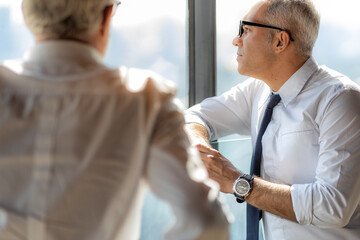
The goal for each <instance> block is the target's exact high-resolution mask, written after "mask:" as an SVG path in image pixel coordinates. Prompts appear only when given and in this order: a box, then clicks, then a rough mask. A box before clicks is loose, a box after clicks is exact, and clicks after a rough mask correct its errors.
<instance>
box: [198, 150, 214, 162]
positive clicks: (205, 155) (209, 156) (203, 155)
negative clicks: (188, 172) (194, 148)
mask: <svg viewBox="0 0 360 240" xmlns="http://www.w3.org/2000/svg"><path fill="white" fill-rule="evenodd" d="M200 158H201V160H203V161H205V162H210V161H213V159H214V155H212V154H209V153H204V152H200Z"/></svg>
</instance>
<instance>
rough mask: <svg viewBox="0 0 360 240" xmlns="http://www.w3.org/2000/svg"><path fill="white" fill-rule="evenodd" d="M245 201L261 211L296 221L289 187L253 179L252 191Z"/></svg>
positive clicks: (256, 178) (257, 178)
mask: <svg viewBox="0 0 360 240" xmlns="http://www.w3.org/2000/svg"><path fill="white" fill-rule="evenodd" d="M246 201H247V202H248V203H249V204H251V205H253V206H255V207H257V208H259V209H261V210H263V211H266V212H269V213H272V214H274V215H277V216H280V217H282V218H286V219H288V220H291V221H296V216H295V213H294V210H293V205H292V200H291V191H290V186H289V185H285V184H277V183H272V182H269V181H266V180H264V179H262V178H259V177H255V178H254V183H253V190H252V192H251V194H250V195H249V196H248V197H247V198H246Z"/></svg>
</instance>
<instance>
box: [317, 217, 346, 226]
mask: <svg viewBox="0 0 360 240" xmlns="http://www.w3.org/2000/svg"><path fill="white" fill-rule="evenodd" d="M349 222H350V218H349V217H340V216H334V215H331V216H328V217H325V216H323V217H322V218H321V219H317V221H316V223H315V224H314V225H316V226H318V227H319V228H326V229H339V228H343V227H346V226H347V225H348V224H349Z"/></svg>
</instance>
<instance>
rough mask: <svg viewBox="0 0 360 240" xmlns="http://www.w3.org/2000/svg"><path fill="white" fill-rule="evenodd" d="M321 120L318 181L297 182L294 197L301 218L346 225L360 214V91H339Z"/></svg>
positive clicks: (308, 221) (309, 222)
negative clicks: (355, 215) (309, 182)
mask: <svg viewBox="0 0 360 240" xmlns="http://www.w3.org/2000/svg"><path fill="white" fill-rule="evenodd" d="M318 117H319V119H321V120H320V121H319V131H320V137H319V146H320V150H319V160H318V165H317V168H316V181H315V182H314V183H311V184H295V185H293V186H292V187H291V197H292V202H293V206H294V211H295V214H296V218H297V221H298V222H299V223H300V224H305V225H315V226H317V227H320V228H342V227H346V226H347V225H348V224H349V223H350V224H351V222H350V221H351V219H352V216H353V215H354V214H360V210H359V202H360V174H359V172H360V94H359V91H358V90H356V89H345V90H343V91H340V92H339V93H336V94H335V96H334V97H333V98H332V99H331V100H330V101H329V104H328V105H327V106H326V108H325V111H324V112H323V113H322V115H321V116H318Z"/></svg>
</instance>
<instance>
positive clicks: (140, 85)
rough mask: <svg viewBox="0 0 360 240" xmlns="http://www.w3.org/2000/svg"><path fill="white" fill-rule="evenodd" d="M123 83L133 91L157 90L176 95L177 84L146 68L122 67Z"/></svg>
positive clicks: (120, 70)
mask: <svg viewBox="0 0 360 240" xmlns="http://www.w3.org/2000/svg"><path fill="white" fill-rule="evenodd" d="M119 72H120V78H121V79H122V83H123V84H124V85H125V86H126V87H127V89H128V90H129V91H132V92H142V91H155V92H158V93H162V94H169V95H175V94H176V86H175V84H174V83H173V82H172V81H169V80H167V79H165V78H164V77H162V76H161V75H159V74H157V73H155V72H153V71H150V70H146V69H139V68H128V67H124V66H122V67H120V68H119Z"/></svg>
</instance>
